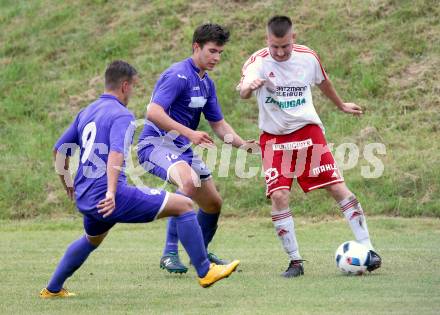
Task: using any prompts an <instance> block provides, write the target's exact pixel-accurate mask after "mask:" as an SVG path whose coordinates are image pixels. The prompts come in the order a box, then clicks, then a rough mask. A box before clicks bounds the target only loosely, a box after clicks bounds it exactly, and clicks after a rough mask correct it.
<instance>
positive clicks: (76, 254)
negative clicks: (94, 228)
mask: <svg viewBox="0 0 440 315" xmlns="http://www.w3.org/2000/svg"><path fill="white" fill-rule="evenodd" d="M95 249H96V247H95V246H93V245H92V244H91V243H90V242H89V241H88V240H87V237H86V236H85V235H84V236H83V237H81V238H80V239H77V240H76V241H74V242H73V243H72V244H70V245H69V247H68V248H67V250H66V252H65V253H64V256H63V258H61V261H60V262H59V264H58V266H57V269H55V272H54V274H53V275H52V278H51V279H50V281H49V284H48V285H47V289H48V290H49V291H50V292H52V293H56V292H59V291H60V290H61V289H62V288H63V284H64V281H66V279H67V278H69V277H70V276H71V275H72V274H73V273H74V272H75V271H76V270H77V269H78V268H79V267H81V265H82V264H83V263H84V261H85V260H86V259H87V257H88V256H89V254H90V253H91V252H93V251H94V250H95Z"/></svg>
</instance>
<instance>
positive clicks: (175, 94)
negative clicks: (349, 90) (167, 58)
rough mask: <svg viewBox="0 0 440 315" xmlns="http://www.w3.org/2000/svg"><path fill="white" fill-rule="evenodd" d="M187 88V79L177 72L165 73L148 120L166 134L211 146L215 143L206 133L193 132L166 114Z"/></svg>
mask: <svg viewBox="0 0 440 315" xmlns="http://www.w3.org/2000/svg"><path fill="white" fill-rule="evenodd" d="M186 87H187V78H186V77H185V76H184V75H182V74H180V73H178V72H176V71H168V72H165V73H164V74H163V75H162V77H161V78H160V79H159V81H158V82H157V84H156V86H155V88H154V91H153V96H152V97H151V102H150V104H149V105H148V108H147V114H146V118H147V119H148V120H149V121H151V122H153V123H154V124H155V125H156V126H158V127H159V128H161V129H163V130H165V131H166V132H170V131H171V132H172V131H174V132H177V133H179V134H181V135H183V136H184V137H186V138H188V139H189V140H190V141H191V142H192V143H194V144H195V145H199V144H203V143H205V144H208V145H210V144H212V143H214V142H213V140H212V139H211V137H210V136H209V135H208V134H207V133H206V132H203V131H195V130H192V129H190V128H188V127H186V126H184V125H182V124H180V123H178V122H177V121H175V120H174V119H172V118H171V117H170V116H169V115H168V114H167V112H166V111H167V110H168V109H169V108H170V106H171V105H172V104H173V103H174V101H175V100H176V99H178V98H179V97H181V96H182V93H183V91H184V90H185V88H186Z"/></svg>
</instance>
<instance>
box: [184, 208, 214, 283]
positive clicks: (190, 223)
mask: <svg viewBox="0 0 440 315" xmlns="http://www.w3.org/2000/svg"><path fill="white" fill-rule="evenodd" d="M176 223H177V233H178V234H179V239H180V241H181V242H182V245H183V247H185V250H186V252H187V253H188V256H189V258H190V259H191V263H192V264H193V265H194V268H196V271H197V275H198V276H199V277H200V278H203V277H204V276H206V274H207V273H208V271H209V265H210V264H209V261H208V257H207V253H206V249H205V246H204V244H203V236H202V231H201V230H200V226H199V224H198V223H197V219H196V214H195V213H194V212H193V211H189V212H186V213H184V214H182V215H180V216H178V217H176Z"/></svg>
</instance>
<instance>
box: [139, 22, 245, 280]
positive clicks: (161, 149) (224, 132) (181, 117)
mask: <svg viewBox="0 0 440 315" xmlns="http://www.w3.org/2000/svg"><path fill="white" fill-rule="evenodd" d="M228 40H229V31H228V30H227V29H225V28H224V27H222V26H220V25H218V24H203V25H201V26H199V27H197V29H196V30H195V32H194V35H193V41H192V48H193V54H192V56H191V57H190V58H187V59H185V60H183V61H181V62H178V63H175V64H173V65H172V66H171V67H169V68H168V69H167V70H165V71H164V72H163V73H162V75H161V76H160V78H159V80H158V81H157V83H156V86H155V87H154V91H153V95H152V98H151V101H150V104H149V105H148V109H147V114H146V118H147V121H146V125H145V127H144V129H143V131H142V133H141V135H140V137H139V144H138V158H139V162H140V163H141V164H142V165H143V167H144V168H145V169H147V170H148V171H149V172H150V173H152V174H154V175H156V176H158V177H160V178H162V179H163V180H164V181H168V182H171V183H173V184H175V185H176V186H177V187H178V190H177V193H179V194H182V195H185V196H188V197H190V198H191V199H193V200H194V201H195V202H197V204H198V205H199V206H200V209H199V211H198V213H197V219H198V222H199V224H200V227H201V229H202V233H203V239H204V243H205V246H206V248H207V247H208V244H209V243H210V241H211V240H212V238H213V236H214V234H215V232H216V230H217V222H218V218H219V215H220V209H221V206H222V199H221V197H220V194H219V192H218V191H217V189H216V187H215V185H214V181H213V180H212V177H211V172H210V170H209V169H208V168H207V167H206V165H205V163H203V161H202V160H201V159H200V158H199V157H198V156H197V155H196V154H195V153H194V152H193V151H192V149H191V144H194V145H201V146H204V145H207V146H209V145H212V144H213V140H212V138H211V137H210V136H209V134H208V133H206V132H204V131H198V130H197V127H198V125H199V122H200V116H201V114H202V113H203V115H204V116H205V118H206V120H207V121H208V122H209V124H210V126H211V128H212V130H213V131H214V133H215V134H216V135H217V136H218V137H219V138H220V139H221V140H223V141H227V142H230V143H231V144H232V145H233V146H235V147H241V146H243V145H246V144H248V143H250V144H251V145H250V146H252V142H253V141H244V140H243V139H242V138H240V137H239V136H238V135H237V133H236V132H235V131H234V129H232V127H231V126H230V125H229V124H228V123H227V122H226V121H225V119H224V118H223V114H222V111H221V108H220V104H219V102H218V99H217V95H216V91H215V85H214V82H213V81H212V80H211V78H210V77H209V76H208V73H207V71H210V70H212V69H214V67H215V66H216V65H217V64H218V63H219V61H220V57H221V54H222V52H223V49H224V46H225V44H226V42H227V41H228ZM179 239H181V238H180V234H179V233H178V231H177V229H176V220H175V219H174V218H170V219H169V220H168V226H167V238H166V244H165V248H164V251H163V256H162V258H161V260H160V267H161V268H165V269H166V270H168V271H169V272H176V273H185V272H186V271H187V267H186V266H185V265H183V264H182V262H181V261H180V259H179V256H178V240H179ZM208 258H209V260H210V261H211V262H215V263H216V264H226V263H227V262H226V261H224V260H222V259H219V258H218V257H217V256H216V255H214V254H212V253H208Z"/></svg>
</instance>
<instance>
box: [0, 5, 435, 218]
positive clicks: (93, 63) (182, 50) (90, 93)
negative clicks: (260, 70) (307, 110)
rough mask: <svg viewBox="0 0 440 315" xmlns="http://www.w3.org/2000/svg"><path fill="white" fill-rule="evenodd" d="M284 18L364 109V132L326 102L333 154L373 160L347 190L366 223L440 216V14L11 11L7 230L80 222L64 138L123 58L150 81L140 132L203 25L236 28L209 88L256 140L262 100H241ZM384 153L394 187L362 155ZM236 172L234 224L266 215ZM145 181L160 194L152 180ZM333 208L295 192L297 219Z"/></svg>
mask: <svg viewBox="0 0 440 315" xmlns="http://www.w3.org/2000/svg"><path fill="white" fill-rule="evenodd" d="M277 13H287V14H289V15H290V16H291V17H292V19H293V20H294V23H295V27H296V30H297V33H298V42H299V43H301V44H305V45H307V46H309V47H311V48H313V49H314V50H316V51H317V52H318V53H319V54H320V56H321V59H322V62H323V64H324V65H325V67H326V70H327V72H328V74H329V76H330V77H331V79H332V80H333V81H334V83H335V85H336V87H337V90H338V91H339V94H340V95H341V96H343V98H344V99H345V100H346V101H353V102H356V103H358V104H360V105H362V106H363V107H365V108H366V114H365V116H364V117H363V118H361V119H357V118H353V117H350V116H347V115H344V114H342V113H340V112H337V111H336V110H335V107H334V106H333V105H332V104H331V103H329V102H328V101H327V100H325V99H324V98H323V97H321V96H320V95H319V91H315V106H316V108H317V111H318V113H319V114H320V117H321V119H322V120H323V122H324V124H325V125H326V130H327V133H326V134H327V138H328V141H329V142H332V143H335V147H338V146H339V145H340V144H341V143H345V142H352V143H355V144H357V145H358V147H359V148H360V150H361V157H360V160H359V163H358V164H357V166H356V167H354V168H352V169H350V170H347V171H345V172H344V176H345V178H346V180H347V182H348V184H349V187H350V188H351V189H352V190H353V191H354V192H356V194H357V195H358V197H359V198H360V200H361V201H362V202H363V204H364V208H365V209H366V211H367V212H368V213H376V214H390V215H403V216H414V215H428V216H440V198H439V192H440V189H439V188H440V181H439V178H440V157H439V156H440V154H439V152H440V133H439V127H438V124H439V122H440V110H439V106H440V83H439V82H440V74H439V72H438V69H440V26H439V21H440V10H439V6H438V2H437V1H434V0H433V1H429V0H425V1H422V0H415V1H409V0H408V1H407V0H402V1H393V0H388V1H386V0H376V1H350V2H348V3H347V2H346V1H342V0H329V1H295V2H293V1H292V2H287V1H275V0H273V1H258V2H257V1H246V0H243V1H225V3H223V2H217V1H213V2H202V3H200V4H199V3H198V4H197V5H196V4H194V3H193V2H190V1H169V0H161V1H129V2H128V3H124V4H121V3H117V2H112V1H98V0H95V1H49V0H35V1H8V0H0V137H1V139H2V140H1V142H0V174H1V175H0V176H1V177H0V179H1V181H0V182H1V185H0V219H5V218H27V217H33V216H37V215H49V216H58V215H62V214H65V213H73V212H74V206H73V205H72V204H70V203H69V202H67V200H66V198H65V197H64V193H63V191H62V190H61V186H60V184H59V183H58V178H57V176H56V175H55V173H54V172H53V167H52V163H51V147H52V145H53V144H54V142H55V141H56V139H57V137H58V136H59V134H60V133H61V132H62V131H63V130H64V128H66V127H67V125H68V124H69V122H70V121H71V119H72V118H73V116H74V115H75V113H76V112H77V111H78V110H79V109H80V108H82V107H84V106H86V105H87V104H88V103H89V102H91V101H92V100H94V99H95V98H96V97H97V96H98V95H99V94H100V93H101V92H102V90H103V80H102V74H103V71H104V69H105V66H106V65H107V64H108V63H109V61H111V60H113V59H116V58H118V59H125V60H127V61H129V62H130V63H132V64H133V65H135V66H136V67H137V69H138V70H139V71H140V73H141V76H142V83H143V84H142V87H141V88H140V89H139V90H138V91H137V93H136V95H135V97H134V99H133V100H132V102H131V104H130V106H131V109H132V110H133V111H134V112H135V114H136V116H137V117H138V118H141V117H142V116H143V114H144V110H145V104H146V102H147V100H148V99H149V96H150V93H151V90H152V87H153V85H154V82H155V80H156V79H157V77H158V75H159V74H160V73H161V72H162V71H163V70H164V69H165V68H167V67H168V66H169V65H170V64H171V63H172V62H176V61H178V60H180V59H183V58H185V57H187V56H188V55H189V54H190V52H191V45H190V42H191V37H192V32H193V29H194V28H195V26H197V25H198V24H200V23H202V22H206V21H212V22H217V23H222V24H225V25H227V26H229V27H230V28H231V31H232V40H231V42H230V44H229V45H228V46H227V48H226V50H225V53H224V55H223V59H222V62H221V64H220V65H219V67H218V68H216V70H215V71H214V72H213V73H212V74H211V76H212V77H213V78H214V79H215V80H216V83H217V89H218V94H219V97H220V101H221V104H222V106H223V111H224V114H225V116H226V119H227V120H228V121H229V122H230V123H231V125H232V126H234V127H235V128H236V129H237V130H238V131H239V132H240V133H241V134H242V135H243V137H246V138H256V137H257V136H258V128H257V124H256V121H257V109H256V104H255V100H250V101H241V100H240V99H239V97H238V95H237V93H236V92H235V90H234V87H235V85H236V83H237V82H238V80H239V78H240V69H241V66H242V64H243V62H244V61H245V60H246V59H247V57H248V55H249V54H251V53H252V52H253V51H255V50H257V49H259V48H261V47H263V46H264V36H265V34H264V25H265V22H266V21H267V19H268V17H270V16H271V15H273V14H277ZM202 128H204V129H206V130H207V129H208V127H207V125H206V123H203V124H202ZM372 142H381V143H384V144H385V146H386V155H383V156H382V155H380V156H379V155H378V157H379V158H380V159H381V160H382V162H383V164H384V173H383V175H382V176H381V177H379V178H375V179H365V178H363V177H362V175H361V167H362V166H368V165H369V163H368V162H367V161H366V160H365V159H364V157H363V155H362V152H363V151H362V150H363V149H364V147H365V145H367V144H368V143H372ZM218 144H219V145H220V142H219V143H218ZM234 157H235V155H233V157H232V160H233V161H235V160H234ZM258 165H259V160H258V158H257V157H255V156H254V157H250V158H248V164H247V166H248V167H249V166H258ZM234 167H235V163H232V165H231V169H230V173H229V174H230V176H229V177H227V178H217V183H218V185H219V189H220V191H221V193H222V195H223V196H224V199H225V212H226V213H228V214H240V213H244V212H247V213H249V212H253V213H255V214H265V213H267V209H268V208H269V205H268V203H267V201H266V199H265V197H264V185H263V179H262V178H261V177H253V178H250V179H239V178H237V177H235V176H234V174H235V172H234ZM214 174H215V175H217V171H215V172H214ZM143 181H144V182H145V183H146V184H148V185H160V184H161V183H160V182H159V181H157V180H155V179H154V178H153V177H152V176H148V175H147V176H143ZM324 197H325V192H322V191H319V192H314V193H311V194H309V195H304V194H303V193H302V192H300V190H299V189H298V188H295V189H294V193H293V195H292V204H291V205H292V207H293V209H294V211H295V213H297V214H301V215H302V214H304V215H323V214H327V213H336V212H337V210H336V206H335V205H334V203H333V202H332V201H331V200H329V199H328V198H324Z"/></svg>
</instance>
